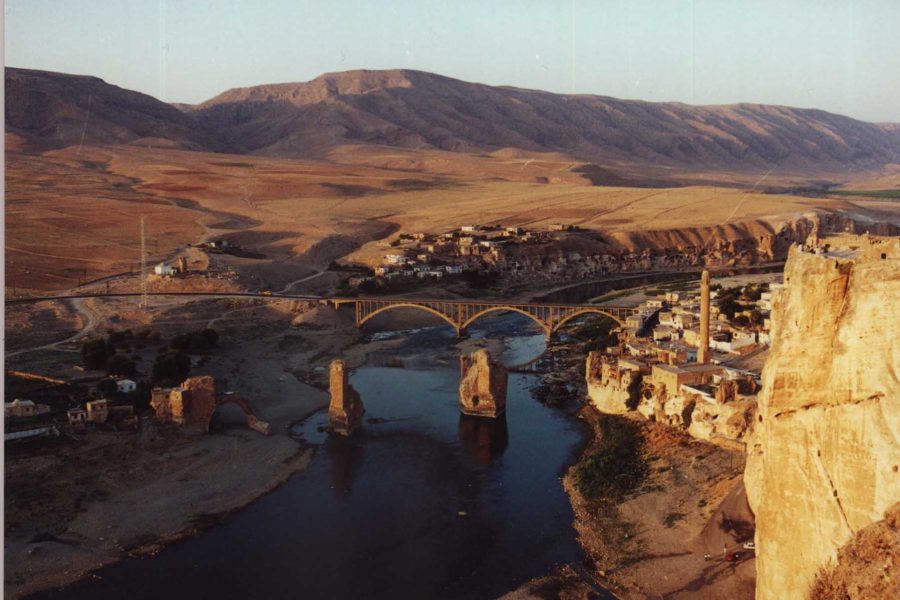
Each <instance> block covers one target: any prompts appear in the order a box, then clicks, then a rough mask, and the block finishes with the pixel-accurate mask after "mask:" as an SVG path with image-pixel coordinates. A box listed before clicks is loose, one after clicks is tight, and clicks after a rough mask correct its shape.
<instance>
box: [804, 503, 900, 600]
mask: <svg viewBox="0 0 900 600" xmlns="http://www.w3.org/2000/svg"><path fill="white" fill-rule="evenodd" d="M809 598H810V600H835V599H845V598H846V599H847V600H881V599H883V598H900V503H898V504H895V505H894V506H893V507H892V508H890V509H889V510H888V511H887V512H885V518H884V520H883V521H878V522H877V523H873V524H871V525H869V526H868V527H866V528H864V529H861V530H860V531H858V532H857V533H856V535H855V536H853V539H851V540H850V541H849V542H848V543H847V544H845V545H844V546H843V547H842V548H841V549H840V550H839V551H838V559H837V564H835V565H831V566H828V567H825V568H822V569H821V570H820V571H819V574H818V576H817V577H816V580H815V582H814V583H813V586H812V589H811V590H810V594H809Z"/></svg>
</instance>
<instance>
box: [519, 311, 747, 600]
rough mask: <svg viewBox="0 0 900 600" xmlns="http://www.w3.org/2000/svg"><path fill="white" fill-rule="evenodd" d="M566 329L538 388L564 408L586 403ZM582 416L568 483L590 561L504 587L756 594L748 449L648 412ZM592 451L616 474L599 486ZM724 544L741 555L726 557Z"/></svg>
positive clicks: (562, 592)
mask: <svg viewBox="0 0 900 600" xmlns="http://www.w3.org/2000/svg"><path fill="white" fill-rule="evenodd" d="M569 333H570V334H572V338H570V339H569V340H568V341H567V342H565V341H564V342H562V343H558V344H556V345H555V346H554V347H553V348H551V351H550V353H549V354H548V356H546V357H545V358H544V359H543V360H544V361H545V363H546V364H549V365H553V372H552V374H551V375H548V376H545V377H544V380H543V385H541V386H540V387H539V388H537V390H536V394H537V395H538V397H539V398H541V397H542V396H544V397H545V398H542V399H543V400H545V401H548V402H549V403H551V404H555V405H558V406H560V407H561V408H562V409H563V410H574V409H577V407H578V406H581V404H580V403H578V402H574V401H573V399H574V398H580V397H584V393H585V390H584V383H583V382H584V377H583V356H584V353H583V352H582V351H581V344H579V343H578V341H577V336H578V331H577V329H574V330H570V331H569ZM566 386H567V387H566ZM579 416H580V417H581V418H582V419H584V420H585V421H586V422H587V423H588V424H589V425H590V426H591V429H592V430H593V432H594V438H593V440H592V442H591V443H590V444H589V446H588V447H587V448H586V449H585V450H584V452H583V454H582V455H581V457H580V458H579V460H578V462H577V463H576V464H575V465H573V466H572V467H571V468H570V469H569V471H568V472H567V474H566V475H565V477H564V479H563V484H564V486H565V488H566V491H567V492H568V494H569V496H570V499H571V502H572V507H573V509H574V511H575V523H574V526H575V529H576V530H577V532H578V537H579V542H580V543H581V545H582V547H583V548H584V550H585V555H586V560H585V563H584V564H583V565H566V566H564V567H561V568H560V569H559V570H558V571H557V572H556V573H552V574H548V575H547V576H546V577H542V578H539V579H536V580H533V581H531V582H529V583H528V584H526V585H525V586H522V587H521V588H519V589H518V590H515V591H514V592H512V593H510V594H509V595H508V596H507V597H508V598H511V599H516V598H597V597H606V596H607V595H609V593H610V592H609V591H607V590H611V591H612V593H613V594H614V595H615V596H616V597H621V598H736V599H741V598H746V599H750V598H753V596H754V585H755V578H756V570H755V561H754V553H753V551H748V550H744V549H743V548H742V546H743V542H745V541H750V540H752V539H753V516H752V514H751V513H750V511H749V509H748V508H747V502H746V496H745V494H744V491H743V485H742V482H741V477H742V473H743V469H744V457H743V455H741V454H740V453H736V452H733V451H730V450H726V449H723V448H720V447H718V446H714V445H712V444H708V443H706V442H702V441H699V440H695V439H694V438H691V437H690V436H688V435H687V434H686V433H683V432H680V431H677V430H675V429H672V428H669V427H666V426H664V425H660V424H657V423H653V422H649V421H646V420H644V419H642V418H634V419H631V418H629V417H619V416H612V415H602V414H600V413H599V412H597V411H596V410H595V409H594V408H593V407H591V406H584V407H583V408H581V409H580V412H579ZM604 436H607V437H608V439H607V440H606V441H605V442H604ZM622 446H627V447H625V448H623V447H622ZM607 455H614V460H612V461H610V462H611V463H612V464H608V463H606V462H605V461H604V460H603V459H602V458H600V459H598V458H597V457H604V456H607ZM592 461H593V462H595V463H597V462H599V463H600V464H601V469H600V472H601V475H606V477H607V479H608V480H610V481H611V482H612V485H610V486H606V485H603V484H602V482H601V484H600V485H599V486H596V487H599V491H596V490H595V491H594V493H590V492H591V490H587V489H585V488H586V487H587V486H586V485H585V484H582V483H581V482H580V479H581V477H580V472H581V470H583V469H585V468H586V465H588V463H591V462H592ZM616 461H625V462H627V465H623V466H617V465H616V464H615V463H616ZM607 466H608V467H609V469H610V470H607V469H606V467H607ZM599 479H601V480H602V479H603V478H602V477H601V478H599ZM595 481H596V480H595ZM723 547H724V548H727V551H728V553H731V552H734V551H738V552H740V553H741V556H740V557H739V558H738V560H736V561H727V560H725V559H724V553H723ZM707 554H709V555H710V559H709V560H706V559H705V558H704V557H705V555H707Z"/></svg>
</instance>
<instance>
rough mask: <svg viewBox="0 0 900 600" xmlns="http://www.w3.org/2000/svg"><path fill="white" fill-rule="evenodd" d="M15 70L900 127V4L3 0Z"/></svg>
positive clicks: (170, 90) (159, 88) (180, 88)
mask: <svg viewBox="0 0 900 600" xmlns="http://www.w3.org/2000/svg"><path fill="white" fill-rule="evenodd" d="M4 17H5V18H4V33H5V64H6V65H7V66H14V67H28V68H36V69H46V70H52V71H61V72H66V73H78V74H86V75H95V76H98V77H101V78H102V79H104V80H106V81H107V82H109V83H112V84H115V85H118V86H121V87H124V88H128V89H133V90H138V91H141V92H144V93H147V94H150V95H152V96H155V97H157V98H159V99H161V100H165V101H167V102H188V103H197V102H201V101H203V100H206V99H208V98H211V97H213V96H215V95H216V94H219V93H220V92H223V91H225V90H226V89H229V88H233V87H244V86H251V85H258V84H263V83H280V82H289V81H307V80H309V79H313V78H315V77H316V76H318V75H320V74H322V73H326V72H334V71H345V70H349V69H390V68H408V69H419V70H423V71H430V72H434V73H440V74H442V75H447V76H450V77H456V78H458V79H463V80H466V81H474V82H480V83H487V84H492V85H513V86H517V87H524V88H533V89H542V90H547V91H551V92H560V93H585V94H600V95H606V96H615V97H618V98H633V99H641V100H650V101H679V102H687V103H690V104H726V103H734V102H759V103H766V104H785V105H789V106H797V107H804V108H821V109H824V110H828V111H831V112H836V113H841V114H846V115H849V116H852V117H856V118H858V119H863V120H867V121H894V122H900V33H898V32H900V0H834V1H831V0H771V1H770V0H754V1H749V0H655V1H653V0H593V1H588V0H544V1H538V0H518V1H506V0H477V1H470V0H441V1H438V0H381V1H378V0H371V1H367V2H363V1H359V0H313V1H305V0H153V1H151V0H52V1H51V0H6V1H5V6H4Z"/></svg>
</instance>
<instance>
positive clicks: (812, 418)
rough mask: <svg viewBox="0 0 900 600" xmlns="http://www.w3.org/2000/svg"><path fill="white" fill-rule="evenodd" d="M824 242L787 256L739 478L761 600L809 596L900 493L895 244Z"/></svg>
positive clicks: (899, 268) (848, 239)
mask: <svg viewBox="0 0 900 600" xmlns="http://www.w3.org/2000/svg"><path fill="white" fill-rule="evenodd" d="M826 242H827V243H830V244H831V246H830V248H829V250H830V251H828V252H826V253H824V254H812V253H804V252H800V251H799V250H798V249H797V248H794V249H792V250H791V252H790V255H789V258H788V262H787V265H786V268H785V286H784V288H783V289H781V290H778V291H777V292H776V293H775V294H774V297H773V303H774V307H773V312H772V321H773V332H774V338H773V342H772V349H771V354H770V357H769V360H768V361H767V363H766V367H765V370H764V371H763V391H762V392H761V394H760V396H759V415H758V419H759V422H758V423H757V424H756V428H755V431H754V434H753V438H752V440H751V443H750V445H749V455H748V463H747V470H746V473H745V476H744V481H745V485H746V487H747V493H748V498H749V500H750V504H751V507H752V508H753V510H754V512H755V514H756V526H757V529H756V544H757V573H758V579H757V598H760V599H766V600H767V599H770V598H771V599H781V598H806V597H808V596H809V594H810V590H811V586H812V585H813V582H814V581H815V578H816V574H817V572H819V570H820V569H824V568H827V567H828V566H829V564H831V563H833V562H834V561H836V560H837V558H838V549H839V548H841V547H842V546H843V545H845V544H846V543H847V542H848V541H850V540H851V538H853V536H854V534H856V533H857V532H858V531H860V530H862V529H863V528H865V527H867V526H868V525H870V524H871V523H874V522H877V521H880V520H882V519H884V518H885V511H887V510H888V509H889V508H890V507H891V506H892V505H893V504H894V503H895V502H897V500H898V498H900V474H898V462H900V373H898V365H900V347H898V340H900V307H898V304H897V302H896V299H897V298H900V239H898V238H877V237H868V236H844V237H842V238H831V239H828V240H826ZM891 568H892V569H893V571H892V573H893V576H895V577H896V576H897V565H894V566H893V567H891ZM854 597H860V598H867V597H874V596H872V595H866V594H864V593H863V594H862V595H858V596H854Z"/></svg>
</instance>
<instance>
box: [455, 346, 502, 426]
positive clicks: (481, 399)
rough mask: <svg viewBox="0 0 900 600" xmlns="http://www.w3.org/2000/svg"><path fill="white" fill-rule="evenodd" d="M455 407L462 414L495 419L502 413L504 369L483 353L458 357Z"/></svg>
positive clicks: (478, 351)
mask: <svg viewBox="0 0 900 600" xmlns="http://www.w3.org/2000/svg"><path fill="white" fill-rule="evenodd" d="M460 371H461V375H462V378H461V379H460V382H459V408H460V411H462V412H463V413H464V414H467V415H473V416H484V417H496V416H499V415H502V414H503V413H504V412H505V411H506V379H507V373H506V369H505V368H504V367H503V365H501V364H500V363H498V362H496V361H494V360H492V359H491V355H490V353H489V352H488V351H487V350H484V349H482V350H476V351H475V352H473V353H472V354H470V355H469V356H468V357H465V356H462V357H460Z"/></svg>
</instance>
